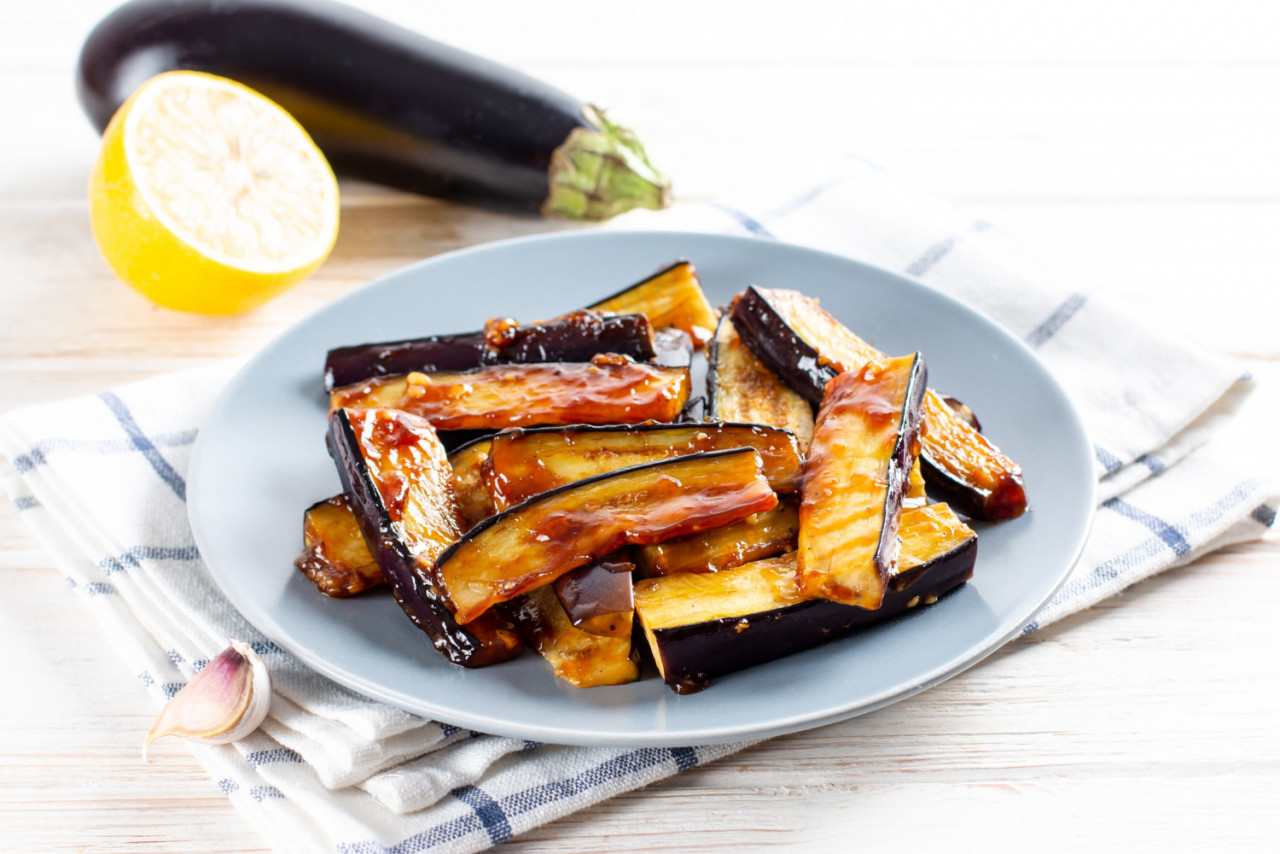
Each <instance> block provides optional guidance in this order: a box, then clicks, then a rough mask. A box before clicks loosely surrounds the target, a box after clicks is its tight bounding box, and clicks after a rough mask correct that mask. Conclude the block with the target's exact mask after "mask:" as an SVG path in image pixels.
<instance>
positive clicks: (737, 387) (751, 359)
mask: <svg viewBox="0 0 1280 854" xmlns="http://www.w3.org/2000/svg"><path fill="white" fill-rule="evenodd" d="M709 362H710V366H709V368H708V370H707V408H708V413H707V417H708V418H709V419H710V420H712V421H735V422H739V423H744V424H769V425H771V426H773V427H781V428H782V429H784V430H790V431H791V432H792V433H794V434H795V435H796V441H798V442H799V443H800V448H801V450H807V449H808V447H809V442H810V441H811V440H812V439H813V407H812V406H810V405H809V403H808V402H807V401H806V400H805V399H804V398H803V397H801V396H800V395H799V394H797V393H796V392H795V391H794V390H792V388H791V387H790V386H788V385H787V384H786V383H784V382H783V381H782V380H780V379H778V376H777V374H775V373H774V372H773V371H771V370H769V369H768V368H766V367H765V366H764V364H763V363H762V362H761V361H760V360H759V359H757V358H756V357H755V355H754V354H752V352H751V351H750V350H748V349H747V347H746V345H745V344H743V343H742V338H741V337H740V336H739V335H738V330H736V329H735V328H734V326H733V319H732V318H731V317H730V316H729V315H727V314H726V315H725V316H724V317H722V318H720V323H719V325H717V326H716V337H715V340H714V341H713V342H712V344H711V355H710V357H709Z"/></svg>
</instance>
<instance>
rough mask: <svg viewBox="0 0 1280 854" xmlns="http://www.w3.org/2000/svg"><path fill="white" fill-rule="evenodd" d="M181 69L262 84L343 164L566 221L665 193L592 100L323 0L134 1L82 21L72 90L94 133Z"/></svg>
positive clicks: (665, 199)
mask: <svg viewBox="0 0 1280 854" xmlns="http://www.w3.org/2000/svg"><path fill="white" fill-rule="evenodd" d="M178 69H187V70H194V71H204V72H208V73H210V74H216V75H219V76H222V77H228V78H230V79H233V80H237V81H239V82H241V83H244V84H245V85H247V86H250V87H251V88H254V89H256V90H258V91H259V92H262V93H263V94H264V95H266V96H267V97H269V98H271V99H272V100H274V101H275V102H276V103H278V104H280V105H281V106H282V107H284V108H285V109H286V110H288V111H289V112H290V113H292V114H293V116H294V117H295V118H297V119H298V121H299V122H300V123H301V124H302V126H303V127H304V128H306V130H307V131H308V132H309V133H310V134H311V136H312V138H313V139H314V140H315V142H316V144H317V145H319V147H320V149H321V150H322V151H323V152H324V153H325V156H327V157H328V158H329V161H330V163H331V164H332V166H333V167H334V169H335V170H336V171H337V172H338V173H339V174H344V175H349V176H352V177H356V178H361V179H364V180H367V181H372V182H375V183H379V184H385V185H387V186H391V187H395V188H398V189H402V190H408V191H411V192H415V193H421V194H423V195H428V196H436V197H439V198H445V199H452V200H456V201H464V202H470V203H475V204H481V205H485V206H489V207H501V208H508V209H511V208H514V209H518V210H524V211H530V212H533V211H540V212H542V213H543V214H545V215H550V216H563V217H569V218H574V219H589V220H599V219H607V218H609V217H611V216H614V215H616V214H618V213H622V212H623V211H626V210H629V209H631V208H634V207H648V208H654V209H657V208H661V207H664V206H665V205H667V204H668V203H669V201H670V184H669V183H668V182H667V181H666V179H665V178H664V177H663V176H662V175H661V174H660V173H659V172H658V171H657V170H655V169H654V168H653V166H652V165H651V164H650V163H649V161H648V158H647V157H646V156H645V153H644V149H643V148H642V147H641V145H640V143H639V142H638V140H636V138H635V136H634V135H632V134H631V133H630V131H627V130H626V129H625V128H621V127H619V126H617V125H614V124H613V123H611V122H609V121H608V120H607V119H605V118H604V116H603V115H602V114H601V113H600V112H599V111H598V110H596V109H595V108H593V107H590V106H588V105H585V104H583V103H582V102H581V101H579V100H577V99H576V98H574V97H572V96H571V95H568V94H566V93H565V92H562V91H560V90H559V89H556V88H555V87H553V86H549V85H547V84H545V83H543V82H541V81H539V80H535V79H533V78H532V77H529V76H528V75H525V74H522V73H520V72H519V71H515V70H513V69H510V68H506V67H504V66H502V65H499V64H498V63H496V62H492V61H490V60H487V59H483V58H481V57H478V56H475V55H473V54H470V53H467V52H465V51H462V50H458V49H457V48H453V47H450V46H448V45H445V44H442V43H440V42H437V41H434V40H432V39H429V38H427V37H426V36H423V35H420V34H418V33H415V32H412V31H410V30H407V29H404V28H403V27H399V26H397V25H395V24H392V23H390V22H388V21H384V20H382V19H380V18H377V17H375V16H373V15H369V14H366V13H364V12H361V11H358V10H356V9H352V8H350V7H349V6H345V5H342V4H341V3H335V2H331V0H131V2H128V3H125V4H124V5H122V6H120V7H119V8H118V9H116V10H115V11H114V12H112V13H111V14H109V15H108V16H107V17H106V18H104V19H103V20H102V21H101V22H100V23H99V24H98V25H97V26H96V27H95V28H94V30H93V31H92V32H91V33H90V34H89V37H88V39H87V40H86V41H85V44H84V47H83V49H82V51H81V54H80V61H79V66H78V68H77V73H76V89H77V93H78V95H79V98H80V103H81V106H82V107H83V108H84V110H85V112H86V113H87V114H88V116H89V119H90V121H92V122H93V124H94V126H95V127H96V128H97V129H98V131H99V132H101V131H102V130H103V129H104V128H105V127H106V126H107V123H108V122H109V121H110V120H111V117H112V115H114V114H115V112H116V110H117V109H119V107H120V105H121V104H123V103H124V101H125V100H126V99H127V98H128V97H129V95H130V94H132V93H133V91H134V90H135V89H136V88H137V87H138V86H139V85H140V84H141V83H143V82H144V81H145V80H147V79H148V78H150V77H152V76H154V75H156V74H160V73H162V72H165V71H173V70H178Z"/></svg>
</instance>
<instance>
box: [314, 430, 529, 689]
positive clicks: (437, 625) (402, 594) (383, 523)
mask: <svg viewBox="0 0 1280 854" xmlns="http://www.w3.org/2000/svg"><path fill="white" fill-rule="evenodd" d="M328 439H329V449H330V453H331V454H332V455H333V458H334V462H335V463H336V465H337V468H338V476H339V478H340V479H341V481H342V489H343V492H344V493H346V495H347V499H348V500H349V501H350V502H351V506H352V509H353V510H354V511H355V514H356V520H357V521H358V522H359V523H360V532H361V533H362V534H363V535H364V539H365V543H366V544H367V545H368V546H369V550H370V551H371V552H372V553H373V556H374V558H375V559H376V560H377V561H378V565H379V566H380V567H381V568H382V574H383V575H384V576H385V577H386V579H387V582H388V583H389V584H390V585H391V589H392V591H393V593H394V595H395V599H396V601H397V602H398V603H400V607H401V608H403V609H404V612H405V614H407V615H408V617H409V619H410V621H412V622H413V624H414V625H415V626H417V627H418V628H420V629H422V630H423V631H424V632H426V633H427V636H428V637H429V638H430V639H431V643H432V645H433V646H434V647H435V648H436V649H437V650H438V651H439V652H440V654H441V655H443V656H444V657H445V658H446V659H447V660H448V661H450V662H452V663H453V664H459V665H462V666H463V667H485V666H488V665H490V664H497V663H499V662H501V661H505V660H508V659H510V658H512V657H514V656H515V655H518V654H519V653H520V649H519V647H516V648H515V649H514V650H511V649H508V650H502V649H500V648H498V647H497V646H495V645H492V644H485V643H483V642H482V641H481V640H480V639H479V638H477V637H476V635H475V634H473V633H472V632H471V631H469V630H468V629H467V628H465V627H464V626H461V625H459V623H458V621H457V620H455V619H454V618H453V614H452V613H450V611H449V609H448V607H447V606H446V605H445V603H444V600H443V599H442V598H441V596H440V594H439V592H438V591H437V590H436V587H435V585H434V584H433V583H432V581H431V580H430V578H428V577H427V576H426V575H425V574H424V573H423V572H422V571H421V570H420V569H419V568H418V566H417V563H416V562H415V561H414V557H413V554H412V553H411V552H410V550H409V546H408V544H407V543H406V542H405V541H404V540H403V539H402V538H401V537H400V536H399V535H398V534H397V533H396V531H395V528H394V527H393V525H392V522H391V517H390V514H389V513H388V512H387V508H386V506H385V505H384V504H383V501H382V495H381V493H379V492H378V487H377V484H376V483H375V482H374V479H373V476H372V474H371V473H370V472H369V469H368V467H367V466H366V464H365V461H364V455H363V454H362V453H361V452H360V443H359V440H358V439H357V437H356V434H355V430H354V429H353V428H352V426H351V421H350V419H348V418H347V413H346V412H345V411H344V410H339V411H337V412H335V413H334V414H333V417H332V418H330V419H329V435H328ZM504 628H510V630H511V631H513V632H514V631H515V627H514V625H513V624H511V623H509V622H508V623H507V625H506V626H504Z"/></svg>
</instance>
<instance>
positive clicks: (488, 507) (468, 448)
mask: <svg viewBox="0 0 1280 854" xmlns="http://www.w3.org/2000/svg"><path fill="white" fill-rule="evenodd" d="M490 442H491V440H490V439H489V438H488V437H487V436H486V437H484V438H481V439H474V440H472V441H470V442H467V443H466V444H465V445H462V446H461V447H459V448H456V449H454V450H453V451H452V452H450V454H449V467H450V468H451V469H453V496H454V498H455V499H456V500H457V502H458V512H460V513H461V514H462V518H463V520H464V521H465V522H466V525H465V527H466V528H468V529H469V528H471V527H472V526H473V525H475V523H477V522H479V521H480V520H481V519H484V518H487V517H489V516H492V515H493V514H494V513H497V512H498V511H497V508H495V507H494V506H493V498H491V497H490V496H489V488H488V487H487V486H485V484H484V474H483V467H484V464H485V461H486V460H488V459H489V447H490Z"/></svg>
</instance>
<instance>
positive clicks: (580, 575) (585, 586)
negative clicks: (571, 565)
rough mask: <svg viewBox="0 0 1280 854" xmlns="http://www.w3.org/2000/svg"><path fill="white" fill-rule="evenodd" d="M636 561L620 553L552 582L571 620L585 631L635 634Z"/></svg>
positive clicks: (571, 571) (619, 635) (609, 635)
mask: <svg viewBox="0 0 1280 854" xmlns="http://www.w3.org/2000/svg"><path fill="white" fill-rule="evenodd" d="M634 570H635V564H633V563H632V562H631V561H629V560H627V559H626V558H625V557H621V556H619V555H612V556H610V557H607V558H604V559H602V560H598V561H596V562H595V563H589V564H587V565H586V566H580V567H578V568H577V569H573V570H570V571H569V572H566V573H565V574H564V575H562V576H560V577H559V578H557V579H556V580H555V581H554V582H552V584H551V586H552V588H554V589H555V592H556V598H557V599H559V600H560V605H561V607H563V608H564V612H565V614H566V615H568V617H569V622H571V623H573V625H574V626H575V627H577V628H579V629H581V630H582V631H584V632H589V633H590V634H593V635H603V636H605V637H610V638H629V637H631V625H632V623H633V622H634V620H633V617H634V616H635V609H636V606H635V599H634V598H633V597H632V595H631V581H632V579H631V575H632V572H634Z"/></svg>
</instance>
